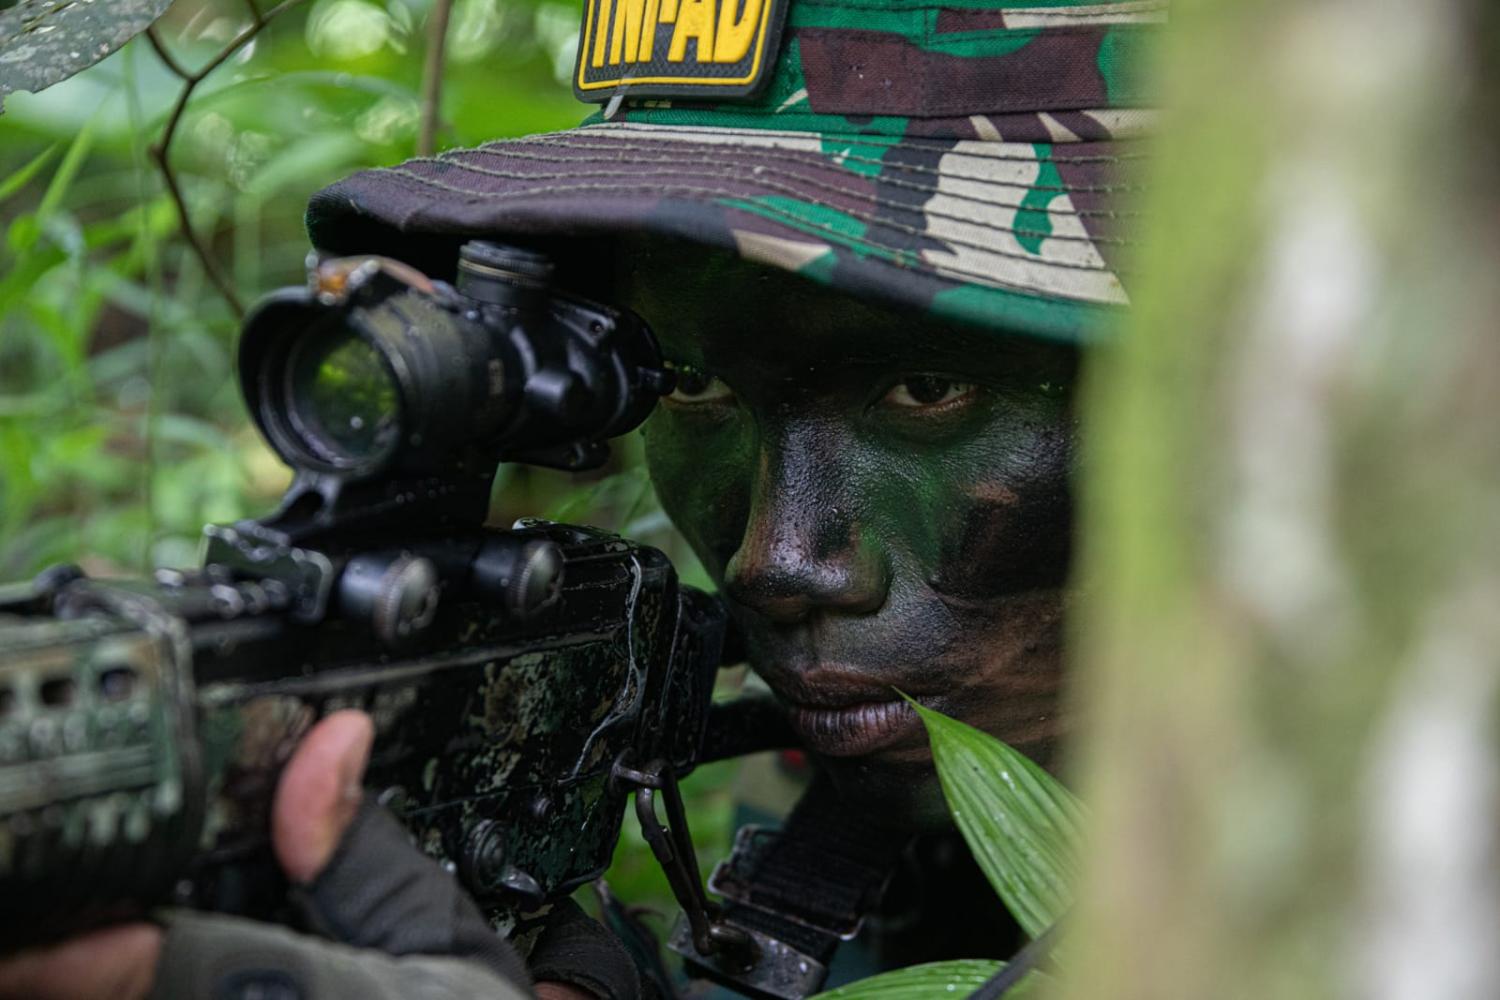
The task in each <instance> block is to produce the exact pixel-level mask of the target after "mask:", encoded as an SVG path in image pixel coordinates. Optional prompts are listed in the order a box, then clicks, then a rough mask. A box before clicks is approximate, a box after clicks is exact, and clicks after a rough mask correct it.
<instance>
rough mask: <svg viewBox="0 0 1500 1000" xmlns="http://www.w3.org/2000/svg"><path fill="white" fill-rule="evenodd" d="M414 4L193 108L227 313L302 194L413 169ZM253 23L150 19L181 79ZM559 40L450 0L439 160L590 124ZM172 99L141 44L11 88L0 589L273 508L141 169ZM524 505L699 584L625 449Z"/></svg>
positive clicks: (168, 543) (289, 38) (500, 1)
mask: <svg viewBox="0 0 1500 1000" xmlns="http://www.w3.org/2000/svg"><path fill="white" fill-rule="evenodd" d="M0 6H4V5H3V4H0ZM262 6H263V7H264V8H266V9H269V8H270V6H271V5H270V4H269V3H267V4H263V5H262ZM430 8H431V4H430V2H428V0H305V2H304V3H302V4H301V5H300V6H298V7H295V8H293V9H291V10H289V11H288V12H287V13H286V14H285V15H284V16H282V17H280V18H278V19H276V20H274V21H273V22H272V23H271V24H270V25H269V26H268V27H267V28H266V29H265V30H263V31H262V32H261V33H259V34H258V35H257V36H256V37H255V38H254V40H253V41H252V42H251V43H250V44H249V45H247V46H245V48H243V49H242V50H241V51H240V52H239V53H238V54H237V55H235V56H234V57H232V58H231V59H230V60H229V61H228V62H226V63H225V64H224V65H223V66H221V67H220V68H219V69H217V70H216V71H215V72H214V73H213V74H211V75H210V76H208V77H207V78H206V79H205V81H204V82H203V83H202V85H201V86H199V87H198V89H197V91H196V92H195V93H194V95H193V97H192V100H191V102H190V103H189V105H188V108H187V112H186V115H185V116H184V118H183V120H182V122H181V124H180V126H179V129H178V133H177V138H176V141H175V142H174V144H173V147H172V150H171V157H172V164H173V166H174V168H175V170H176V173H177V176H178V178H179V182H180V184H181V186H182V189H183V193H184V197H185V198H186V200H187V202H188V204H189V205H190V207H191V213H192V218H193V222H194V225H195V226H196V228H197V230H198V232H199V233H200V234H203V236H204V239H205V242H206V243H207V244H208V245H209V249H210V251H211V253H212V254H213V256H214V258H215V259H217V260H218V261H219V262H220V265H221V266H222V267H223V269H224V270H225V271H226V272H227V273H228V274H229V275H230V277H231V279H232V281H233V284H234V287H235V289H236V290H237V293H238V295H239V297H240V299H241V300H242V301H243V302H247V303H248V302H253V301H254V300H255V299H256V298H257V297H258V296H260V295H262V294H264V293H265V292H268V291H270V290H271V289H273V288H276V287H279V286H282V285H288V284H300V283H301V282H302V281H303V280H304V270H303V262H304V258H305V256H306V254H307V250H308V245H307V240H306V236H305V234H304V231H303V228H302V212H303V208H304V206H305V205H306V203H307V199H308V196H309V195H311V194H312V193H313V192H314V191H315V190H317V189H318V188H320V187H322V186H324V185H326V184H328V183H330V182H332V181H334V180H337V179H338V178H340V177H342V176H344V175H346V174H348V173H350V172H352V171H354V170H358V169H360V168H363V167H370V166H380V165H386V164H391V163H394V162H397V161H399V160H401V159H404V158H406V157H409V156H411V155H413V154H414V152H415V146H416V141H417V134H418V128H419V118H420V97H419V94H420V78H421V73H422V63H423V58H424V54H425V47H426V38H427V23H426V21H427V16H428V14H429V12H430ZM249 24H250V14H249V8H248V7H247V6H246V4H245V2H244V0H177V3H175V4H174V5H173V6H172V8H171V9H170V10H169V12H168V13H167V15H166V17H165V18H164V19H163V20H162V21H161V22H159V24H158V25H157V30H158V31H159V32H160V35H161V37H162V39H163V41H164V42H165V43H166V45H167V47H168V49H169V51H170V52H171V54H172V55H173V56H174V57H175V58H176V59H177V61H178V62H179V63H180V64H181V65H182V66H183V67H184V68H186V69H187V70H188V71H190V72H191V71H192V70H194V69H196V68H197V67H199V66H201V65H203V64H204V63H206V62H207V61H208V60H209V59H210V58H212V57H213V56H214V55H215V54H217V53H218V52H219V51H220V50H221V49H222V48H223V46H224V44H225V43H226V41H228V40H229V39H231V38H233V37H234V36H235V35H236V34H237V33H238V32H240V31H242V30H244V29H245V28H246V27H248V26H249ZM577 27H578V8H577V5H576V4H575V3H571V2H558V0H457V2H456V4H455V6H454V9H453V17H452V22H451V26H450V31H449V45H448V50H447V72H446V77H445V88H444V93H443V103H442V109H443V117H442V122H443V124H442V127H441V128H440V129H439V131H438V147H439V148H443V147H446V146H454V145H467V144H474V143H479V142H482V141H484V140H487V139H493V138H496V137H501V136H507V135H519V134H524V133H527V132H535V131H543V130H547V129H554V128H564V127H567V126H569V125H572V124H575V123H577V122H578V121H579V120H580V119H582V117H583V115H584V113H585V111H586V109H585V108H584V107H583V106H582V105H580V104H578V103H577V102H576V101H575V100H574V98H573V97H572V95H571V93H570V92H569V90H568V88H567V85H566V83H565V80H566V75H567V73H568V71H569V69H570V68H571V64H572V58H573V51H574V49H573V47H574V45H575V44H576V34H577ZM181 86H182V83H181V80H180V79H178V78H177V77H175V76H173V75H172V74H171V73H170V72H169V71H168V70H167V69H166V68H165V67H164V65H163V64H162V62H161V60H160V59H159V58H158V56H157V55H156V53H155V52H154V51H153V50H152V48H151V46H150V45H149V44H148V42H147V40H146V38H145V37H138V38H136V39H135V40H134V41H132V42H130V43H129V44H128V45H126V46H125V47H124V48H123V49H122V50H121V51H120V52H117V53H116V54H114V55H112V56H110V57H109V58H107V59H106V60H104V61H103V62H101V63H99V64H98V65H96V66H94V67H93V68H91V69H89V70H86V71H84V72H83V73H81V74H79V75H77V76H75V77H73V78H71V79H69V80H67V81H66V82H64V83H61V84H58V85H56V86H53V87H50V88H48V89H46V90H44V91H42V92H41V93H39V94H28V93H15V94H12V95H10V97H9V98H7V100H6V102H5V113H4V114H3V115H0V581H7V580H17V579H23V578H25V577H27V576H29V575H31V574H33V573H35V572H37V571H38V570H40V569H42V568H43V567H45V566H48V565H50V564H53V563H57V562H60V561H75V562H78V563H80V564H82V565H83V566H84V567H85V568H86V569H88V570H89V571H90V572H93V573H96V574H104V575H120V574H138V573H142V572H146V571H149V570H150V569H152V568H154V567H159V566H172V565H191V564H193V563H194V562H195V561H196V559H197V555H198V537H199V532H200V530H201V528H202V526H203V525H204V524H205V523H208V522H225V521H231V520H234V519H236V518H241V517H248V516H254V515H256V514H260V513H263V512H266V511H268V510H269V509H270V508H271V506H272V505H273V504H274V503H275V501H276V499H277V497H278V496H279V495H280V492H281V490H282V489H283V488H284V486H285V485H286V483H287V481H288V473H287V471H286V469H285V468H284V467H283V466H282V465H281V463H280V461H279V460H278V459H277V458H276V457H275V456H274V455H273V454H272V453H271V452H270V451H268V450H267V449H266V448H265V446H264V445H263V444H262V443H261V441H260V439H259V437H258V436H257V434H256V433H255V431H254V429H253V427H252V426H251V424H250V422H249V419H248V417H247V415H246V413H245V409H244V405H243V403H242V402H241V400H240V396H239V389H238V384H237V382H236V380H235V377H234V368H233V365H234V360H233V359H234V342H235V335H236V330H237V324H236V321H235V319H234V316H233V313H232V311H231V310H230V309H229V307H228V306H227V305H226V303H225V301H224V300H223V298H222V297H221V296H220V295H219V294H218V293H217V292H216V291H215V289H214V287H213V285H212V284H211V282H209V281H208V280H207V278H206V276H205V273H204V269H203V267H202V266H201V265H200V262H199V260H198V258H197V257H196V256H195V254H194V253H193V252H192V250H191V248H190V247H189V245H188V243H187V242H186V241H185V240H184V238H183V237H182V235H181V233H180V231H179V228H178V219H177V215H176V211H175V208H174V206H173V203H172V200H171V198H170V195H169V192H168V189H167V186H166V184H165V183H164V180H163V176H162V174H161V172H160V171H159V170H158V169H157V167H156V164H155V162H154V161H153V159H152V156H151V146H152V144H153V143H154V142H155V141H156V140H157V139H158V137H159V136H160V134H161V131H162V128H163V126H164V124H165V121H166V118H167V115H168V114H169V112H170V109H171V106H172V104H173V102H174V101H175V100H176V98H177V95H178V93H179V92H180V89H181ZM523 514H537V515H543V516H547V517H553V518H557V519H564V520H573V521H579V522H584V523H591V524H597V525H600V526H603V527H606V528H611V529H615V530H620V531H623V532H625V533H627V534H629V535H631V536H633V537H636V538H639V539H641V540H643V541H646V542H649V543H651V544H655V545H658V546H660V547H662V548H664V549H666V550H667V551H668V553H669V554H670V555H671V556H672V558H673V560H674V562H676V563H677V565H678V566H679V567H680V568H681V570H682V571H683V573H684V575H685V576H686V577H687V578H688V579H689V581H690V582H693V583H696V584H699V585H706V583H707V581H706V578H705V577H704V576H703V573H702V571H701V569H699V568H698V567H697V564H696V562H695V561H694V560H693V559H692V556H691V554H690V553H689V552H688V550H687V549H686V547H685V546H684V545H683V544H681V542H680V541H679V540H678V539H677V538H676V536H675V535H674V534H673V533H672V531H671V528H670V525H669V524H668V523H667V521H666V519H665V517H663V516H662V514H661V512H660V510H659V509H658V507H657V505H656V502H655V498H654V496H653V494H652V491H651V488H650V483H649V481H648V479H647V478H646V475H645V470H644V467H643V466H642V465H641V461H640V443H639V440H638V439H637V438H635V437H631V438H628V439H626V440H624V441H622V442H620V443H619V445H618V446H617V448H616V454H615V457H614V459H613V460H612V462H611V465H610V467H609V468H608V469H606V470H605V471H604V472H603V473H601V474H593V475H590V476H588V477H586V478H583V477H570V476H566V475H563V474H560V473H551V472H543V471H539V470H535V469H526V468H505V469H502V470H501V473H500V475H499V477H498V479H497V485H496V492H495V505H494V515H493V520H494V521H495V522H496V523H502V524H508V523H510V522H511V521H512V520H514V519H515V518H516V517H518V516H521V515H523ZM731 775H732V768H731V767H729V766H725V765H720V766H718V767H716V768H708V769H705V770H704V771H703V772H702V773H700V774H698V775H695V776H693V777H692V778H691V779H689V783H688V785H687V789H686V792H687V795H688V797H689V801H690V807H691V808H692V810H693V818H694V821H695V824H696V825H695V834H696V835H697V836H698V837H699V838H700V839H701V841H702V843H703V847H704V853H705V861H707V860H710V859H712V858H713V857H715V856H719V855H722V853H723V851H724V850H725V848H726V847H727V844H728V839H729V827H730V810H731V807H730V803H729V794H728V790H727V783H728V781H729V778H730V777H731ZM621 845H622V846H621V851H620V863H619V864H618V865H617V867H616V870H615V872H614V873H613V874H612V876H611V877H612V881H613V884H614V887H615V889H616V892H617V894H618V895H619V896H620V897H621V898H622V899H624V900H627V901H630V902H632V903H645V904H648V905H652V906H654V907H656V908H658V909H661V910H663V911H670V910H671V905H670V895H669V893H668V892H667V889H666V883H665V880H664V879H662V878H661V877H660V875H659V873H658V872H657V871H656V868H655V865H654V864H653V863H652V862H651V860H650V858H649V855H648V854H647V853H646V852H645V848H644V844H643V842H642V841H641V840H640V838H639V834H638V831H637V830H636V829H635V828H634V819H633V818H632V819H631V820H630V821H629V823H628V824H627V833H626V836H625V837H624V838H623V839H622V841H621Z"/></svg>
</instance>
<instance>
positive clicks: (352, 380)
mask: <svg viewBox="0 0 1500 1000" xmlns="http://www.w3.org/2000/svg"><path fill="white" fill-rule="evenodd" d="M239 372H240V382H241V388H242V391H243V393H244V395H245V399H246V402H247V403H248V404H249V408H250V411H251V414H252V415H253V417H254V420H255V422H256V424H257V426H258V428H259V429H260V431H261V432H262V434H263V435H264V436H265V437H266V439H267V441H268V442H269V443H270V445H271V447H272V448H273V449H275V450H276V452H277V453H278V454H279V455H280V456H281V457H282V458H283V459H284V460H285V461H287V463H288V464H289V465H291V467H292V468H293V470H294V472H295V476H294V479H293V482H292V484H291V486H290V487H289V489H288V491H287V493H286V495H285V497H284V498H283V499H282V501H281V503H280V505H279V506H278V508H277V509H276V510H275V511H274V512H273V513H271V514H270V515H268V516H266V517H263V518H259V519H255V520H248V521H242V522H240V523H237V524H235V525H233V526H210V527H208V528H206V529H205V554H204V564H203V566H202V567H201V568H199V569H194V570H168V571H160V572H158V573H157V574H156V576H155V578H154V579H153V580H150V581H141V580H108V581H105V580H92V579H88V578H86V577H84V576H83V575H82V574H81V573H79V572H78V571H77V570H74V569H70V568H66V567H64V568H60V569H54V570H51V571H48V572H46V573H43V574H42V575H41V576H40V577H38V578H37V580H35V581H33V582H32V583H30V584H26V585H21V586H15V587H9V588H3V589H0V949H4V948H5V947H9V946H14V945H16V944H19V943H22V942H25V941H32V940H36V939H37V938H39V937H41V938H45V937H52V936H56V935H59V934H63V933H67V932H71V931H75V930H78V929H81V928H82V927H85V926H88V925H90V924H94V923H98V922H102V921H107V920H112V919H119V918H121V917H123V916H127V915H129V914H132V913H138V912H140V911H141V910H142V909H143V908H144V907H147V906H150V905H153V904H157V903H161V902H172V903H175V904H178V905H189V906H196V907H202V908H209V909H213V910H217V911H222V912H230V913H240V914H246V915H253V916H259V917H262V918H269V919H277V918H278V917H279V916H283V915H284V911H283V909H282V900H283V899H284V889H285V885H284V883H283V882H282V880H281V878H280V876H279V873H278V872H277V870H276V868H275V865H274V863H273V861H272V860H271V858H270V852H269V850H268V846H267V845H268V813H269V807H270V802H271V796H272V792H273V789H274V787H275V784H276V780H277V776H278V773H279V771H280V768H281V766H282V765H283V764H284V762H285V761H286V760H287V758H288V757H289V756H290V754H291V752H292V750H293V749H294V748H295V746H296V744H297V742H298V741H299V739H300V738H301V736H302V735H303V734H304V733H305V732H306V730H307V729H308V728H309V727H310V726H311V725H312V723H313V722H314V721H316V720H317V719H318V718H319V717H321V716H323V715H326V714H328V713H329V712H332V711H335V710H337V709H341V708H350V707H356V708H361V709H363V710H365V711H366V712H368V713H369V714H370V715H371V716H372V718H373V719H374V723H375V731H376V737H375V744H374V749H373V753H372V757H371V760H370V764H369V768H368V772H367V775H366V784H367V787H368V788H369V789H370V790H371V791H372V792H373V793H375V794H376V795H378V797H379V800H380V801H381V802H382V803H383V804H385V805H386V806H387V807H388V808H390V809H391V810H392V811H393V812H394V813H395V814H396V815H397V817H398V818H399V819H401V820H402V822H403V823H404V824H405V825H406V826H407V828H408V829H409V830H410V832H411V833H412V836H413V838H414V840H415V842H416V843H417V844H418V845H419V846H420V847H421V848H422V849H423V850H424V851H426V852H427V853H428V854H430V855H431V856H433V857H434V858H436V859H438V860H439V861H440V862H441V863H442V864H443V865H444V866H445V867H447V868H448V869H449V870H450V871H453V872H454V873H455V874H456V875H457V876H458V877H459V878H460V879H462V881H463V884H464V886H465V887H466V888H467V890H468V891H469V892H470V893H471V894H472V895H473V897H474V898H475V899H476V901H478V902H479V904H480V905H481V906H482V907H484V908H485V909H486V911H487V913H488V914H489V915H490V917H491V919H492V920H493V922H494V923H495V925H496V927H497V928H498V929H500V930H501V931H506V930H509V929H510V928H512V927H513V926H514V924H515V922H516V920H517V918H518V915H520V914H522V913H524V912H526V911H529V910H534V909H536V908H537V907H538V906H539V905H540V904H542V903H543V902H544V901H546V900H548V899H551V898H556V897H558V896H560V895H562V894H565V893H567V892H569V891H570V890H571V889H573V888H574V887H576V886H578V885H580V884H582V883H583V882H585V881H588V880H590V879H593V878H595V877H597V876H598V875H600V874H601V873H602V872H603V871H604V869H605V868H606V867H607V865H608V863H609V861H610V857H611V854H612V852H613V849H614V846H615V842H616V840H617V839H618V836H619V831H620V824H621V820H622V815H623V809H624V806H625V803H626V799H627V797H628V796H629V795H630V794H631V793H632V792H637V793H639V794H638V797H637V803H636V805H637V813H638V814H639V815H640V817H641V820H642V822H643V824H646V827H645V832H646V834H647V837H648V839H649V840H650V841H651V843H652V846H653V849H655V850H656V852H657V856H658V859H659V860H661V861H662V862H663V864H664V866H665V867H666V868H667V872H668V875H669V879H670V881H671V882H672V885H673V887H674V890H675V891H676V892H677V895H678V897H679V900H681V901H682V902H683V903H684V906H685V909H686V910H687V913H688V917H689V920H690V922H691V924H692V927H693V937H694V939H695V940H697V941H698V942H699V944H700V946H701V948H702V950H704V951H705V952H706V953H707V952H724V951H725V950H726V949H729V950H735V949H738V951H739V953H740V954H741V955H742V958H743V960H744V961H747V962H749V961H753V958H754V955H753V951H754V949H755V945H754V944H753V943H751V942H750V941H749V939H748V937H747V935H746V934H745V933H744V932H743V931H739V930H737V929H735V928H731V927H728V926H725V925H723V924H722V923H720V922H719V921H718V920H717V919H716V914H715V911H714V909H713V907H712V906H711V905H710V904H708V903H707V900H706V897H705V896H704V894H703V889H702V885H701V882H699V879H698V874H697V870H696V863H695V862H694V861H693V854H692V844H691V840H690V838H689V837H688V831H687V826H686V820H685V817H684V816H683V814H682V806H681V800H680V797H679V796H678V795H677V790H676V784H675V782H676V777H677V776H678V775H681V774H684V773H686V772H687V771H688V770H690V769H691V768H692V767H693V765H694V764H695V763H696V762H697V761H698V760H699V759H700V757H701V756H702V755H703V753H704V746H703V744H704V733H705V724H706V720H707V718H708V713H709V705H710V694H711V689H712V685H713V677H714V672H715V670H716V669H717V667H718V665H719V662H720V658H721V649H722V646H723V642H724V635H725V622H726V619H725V614H724V610H723V608H722V606H721V605H720V604H719V603H718V602H717V600H716V599H714V598H713V597H711V596H710V595H707V594H704V593H702V592H699V591H696V590H694V589H692V588H690V587H687V586H683V585H681V584H680V583H679V582H678V580H677V577H676V574H675V573H674V571H673V569H672V566H671V564H670V563H669V561H668V560H667V559H666V557H665V556H664V555H663V554H662V553H660V552H658V551H656V550H655V549H651V548H648V547H646V546H643V545H639V544H636V543H634V542H630V541H627V540H625V539H623V538H620V537H617V536H615V535H611V534H608V533H605V532H601V531H597V530H594V529H589V528H582V527H575V526H569V525H561V524H552V523H547V522H543V521H531V520H523V521H521V522H518V523H517V525H516V526H515V527H513V528H511V529H508V530H503V529H496V528H491V527H487V526H485V525H484V519H485V516H486V511H487V508H488V501H489V493H490V486H491V481H492V479H493V476H494V472H495V469H496V467H497V465H498V463H500V462H502V461H519V462H528V463H532V464H540V465H547V466H552V467H556V468H564V469H585V468H590V467H594V466H597V465H598V464H599V463H600V462H602V461H603V460H604V458H605V457H606V455H607V445H606V444H605V443H604V442H605V439H606V438H609V437H612V436H615V435H618V434H621V433H624V432H625V431H628V430H630V429H632V428H634V427H635V426H637V425H638V424H639V423H640V422H641V421H642V420H643V419H644V418H645V416H646V415H647V413H648V412H649V411H650V409H651V407H652V406H653V405H654V403H655V400H656V399H657V397H659V396H660V395H662V394H663V393H665V392H668V391H670V388H671V385H672V381H673V379H672V374H671V372H670V371H669V370H667V369H666V368H665V367H664V366H663V365H662V362H661V359H660V354H659V351H658V348H657V345H656V342H655V339H654V337H653V335H652V334H651V331H650V330H649V329H648V328H647V326H646V324H645V323H644V322H643V321H641V320H640V319H639V318H638V317H636V316H634V315H632V314H630V313H628V312H624V311H621V310H617V309H613V308H610V307H608V306H605V305H602V304H600V303H597V302H592V301H589V300H586V299H583V298H581V297H577V296H574V295H570V294H565V293H563V292H561V291H559V290H557V289H556V288H554V287H553V284H552V267H551V264H550V262H549V260H548V259H547V258H546V257H544V256H542V255H540V254H537V253H534V252H531V251H529V250H525V249H522V248H519V247H511V246H502V245H499V244H493V243H481V242H471V243H468V244H466V245H465V246H464V247H463V248H462V250H461V252H460V260H459V266H458V277H457V280H456V287H454V286H450V285H448V284H445V283H443V282H438V281H433V280H431V279H429V278H428V277H426V276H425V275H423V274H421V273H420V272H418V271H416V270H414V269H412V268H410V267H408V266H406V265H404V264H401V263H399V262H397V261H394V260H390V259H386V258H377V257H362V258H342V259H335V260H329V261H323V262H321V263H319V262H313V263H312V264H311V265H310V277H309V284H308V287H306V288H295V289H286V290H282V291H279V292H275V293H273V294H272V295H270V296H269V297H268V298H266V299H265V300H263V301H262V302H261V303H260V304H259V305H258V306H257V308H256V309H255V310H254V311H253V312H252V314H251V315H250V316H249V317H248V319H247V320H246V323H245V326H244V328H243V331H242V335H241V339H240V346H239ZM657 796H660V797H662V798H664V799H665V802H666V806H667V811H668V815H669V820H670V822H669V824H668V825H663V824H662V823H661V822H660V821H659V820H658V819H657V816H656V812H655V804H654V802H655V797H657Z"/></svg>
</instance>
